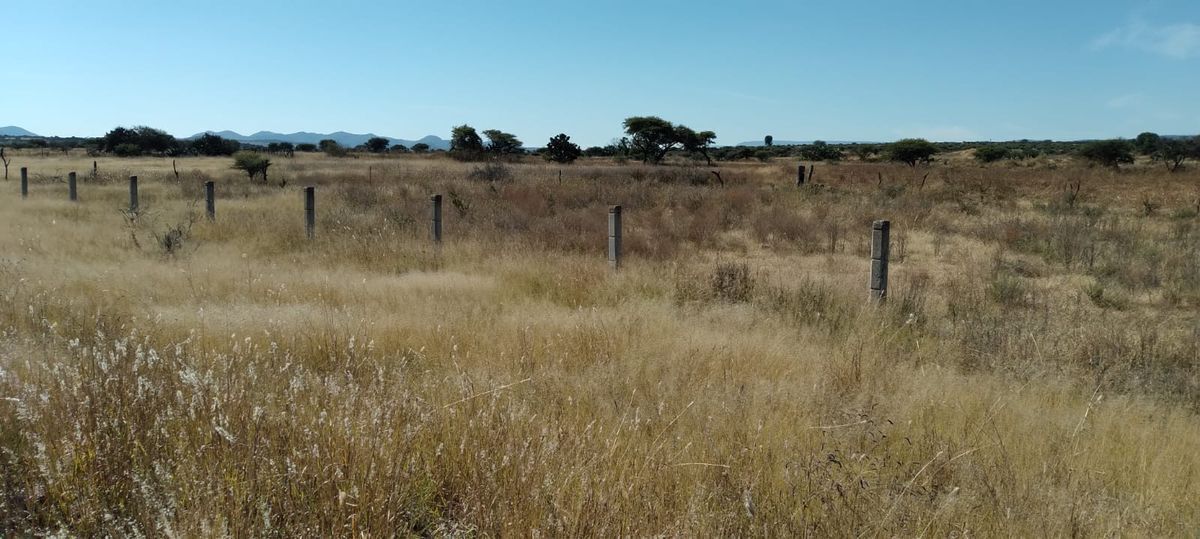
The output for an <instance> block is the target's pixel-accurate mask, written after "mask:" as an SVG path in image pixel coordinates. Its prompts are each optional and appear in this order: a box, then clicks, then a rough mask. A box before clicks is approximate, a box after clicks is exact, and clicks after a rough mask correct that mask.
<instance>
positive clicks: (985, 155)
mask: <svg viewBox="0 0 1200 539" xmlns="http://www.w3.org/2000/svg"><path fill="white" fill-rule="evenodd" d="M1009 157H1012V151H1011V150H1009V149H1008V148H1007V147H1005V146H998V145H988V146H981V147H979V148H975V160H976V161H979V162H980V163H995V162H996V161H999V160H1001V159H1006V158H1009Z"/></svg>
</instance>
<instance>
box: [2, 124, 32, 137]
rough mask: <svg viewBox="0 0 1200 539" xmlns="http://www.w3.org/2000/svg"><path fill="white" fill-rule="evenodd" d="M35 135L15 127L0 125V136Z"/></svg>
mask: <svg viewBox="0 0 1200 539" xmlns="http://www.w3.org/2000/svg"><path fill="white" fill-rule="evenodd" d="M36 136H37V135H35V134H33V133H31V132H29V131H27V130H25V129H22V128H20V127H17V126H15V125H10V126H8V127H0V137H36Z"/></svg>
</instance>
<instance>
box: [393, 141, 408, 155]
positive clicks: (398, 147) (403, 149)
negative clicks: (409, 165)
mask: <svg viewBox="0 0 1200 539" xmlns="http://www.w3.org/2000/svg"><path fill="white" fill-rule="evenodd" d="M388 151H391V152H396V153H408V146H405V145H403V144H400V143H396V144H393V145H392V148H391V149H390V150H388Z"/></svg>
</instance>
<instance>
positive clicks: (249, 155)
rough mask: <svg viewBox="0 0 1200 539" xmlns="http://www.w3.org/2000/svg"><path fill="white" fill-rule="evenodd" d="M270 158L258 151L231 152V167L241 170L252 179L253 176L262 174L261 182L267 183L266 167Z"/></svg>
mask: <svg viewBox="0 0 1200 539" xmlns="http://www.w3.org/2000/svg"><path fill="white" fill-rule="evenodd" d="M270 166H271V160H270V159H267V158H266V157H263V155H262V154H260V153H258V152H249V151H242V152H238V153H235V154H233V168H236V169H238V170H241V171H243V172H245V173H246V175H247V176H249V177H250V181H254V177H255V176H257V175H259V174H262V180H263V183H267V168H268V167H270Z"/></svg>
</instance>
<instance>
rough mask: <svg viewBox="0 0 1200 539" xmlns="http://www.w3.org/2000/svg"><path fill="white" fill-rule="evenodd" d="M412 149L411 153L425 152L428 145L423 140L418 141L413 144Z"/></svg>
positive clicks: (427, 149)
mask: <svg viewBox="0 0 1200 539" xmlns="http://www.w3.org/2000/svg"><path fill="white" fill-rule="evenodd" d="M412 151H413V153H427V152H428V151H429V145H428V144H425V143H424V142H418V143H416V144H413V147H412Z"/></svg>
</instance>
